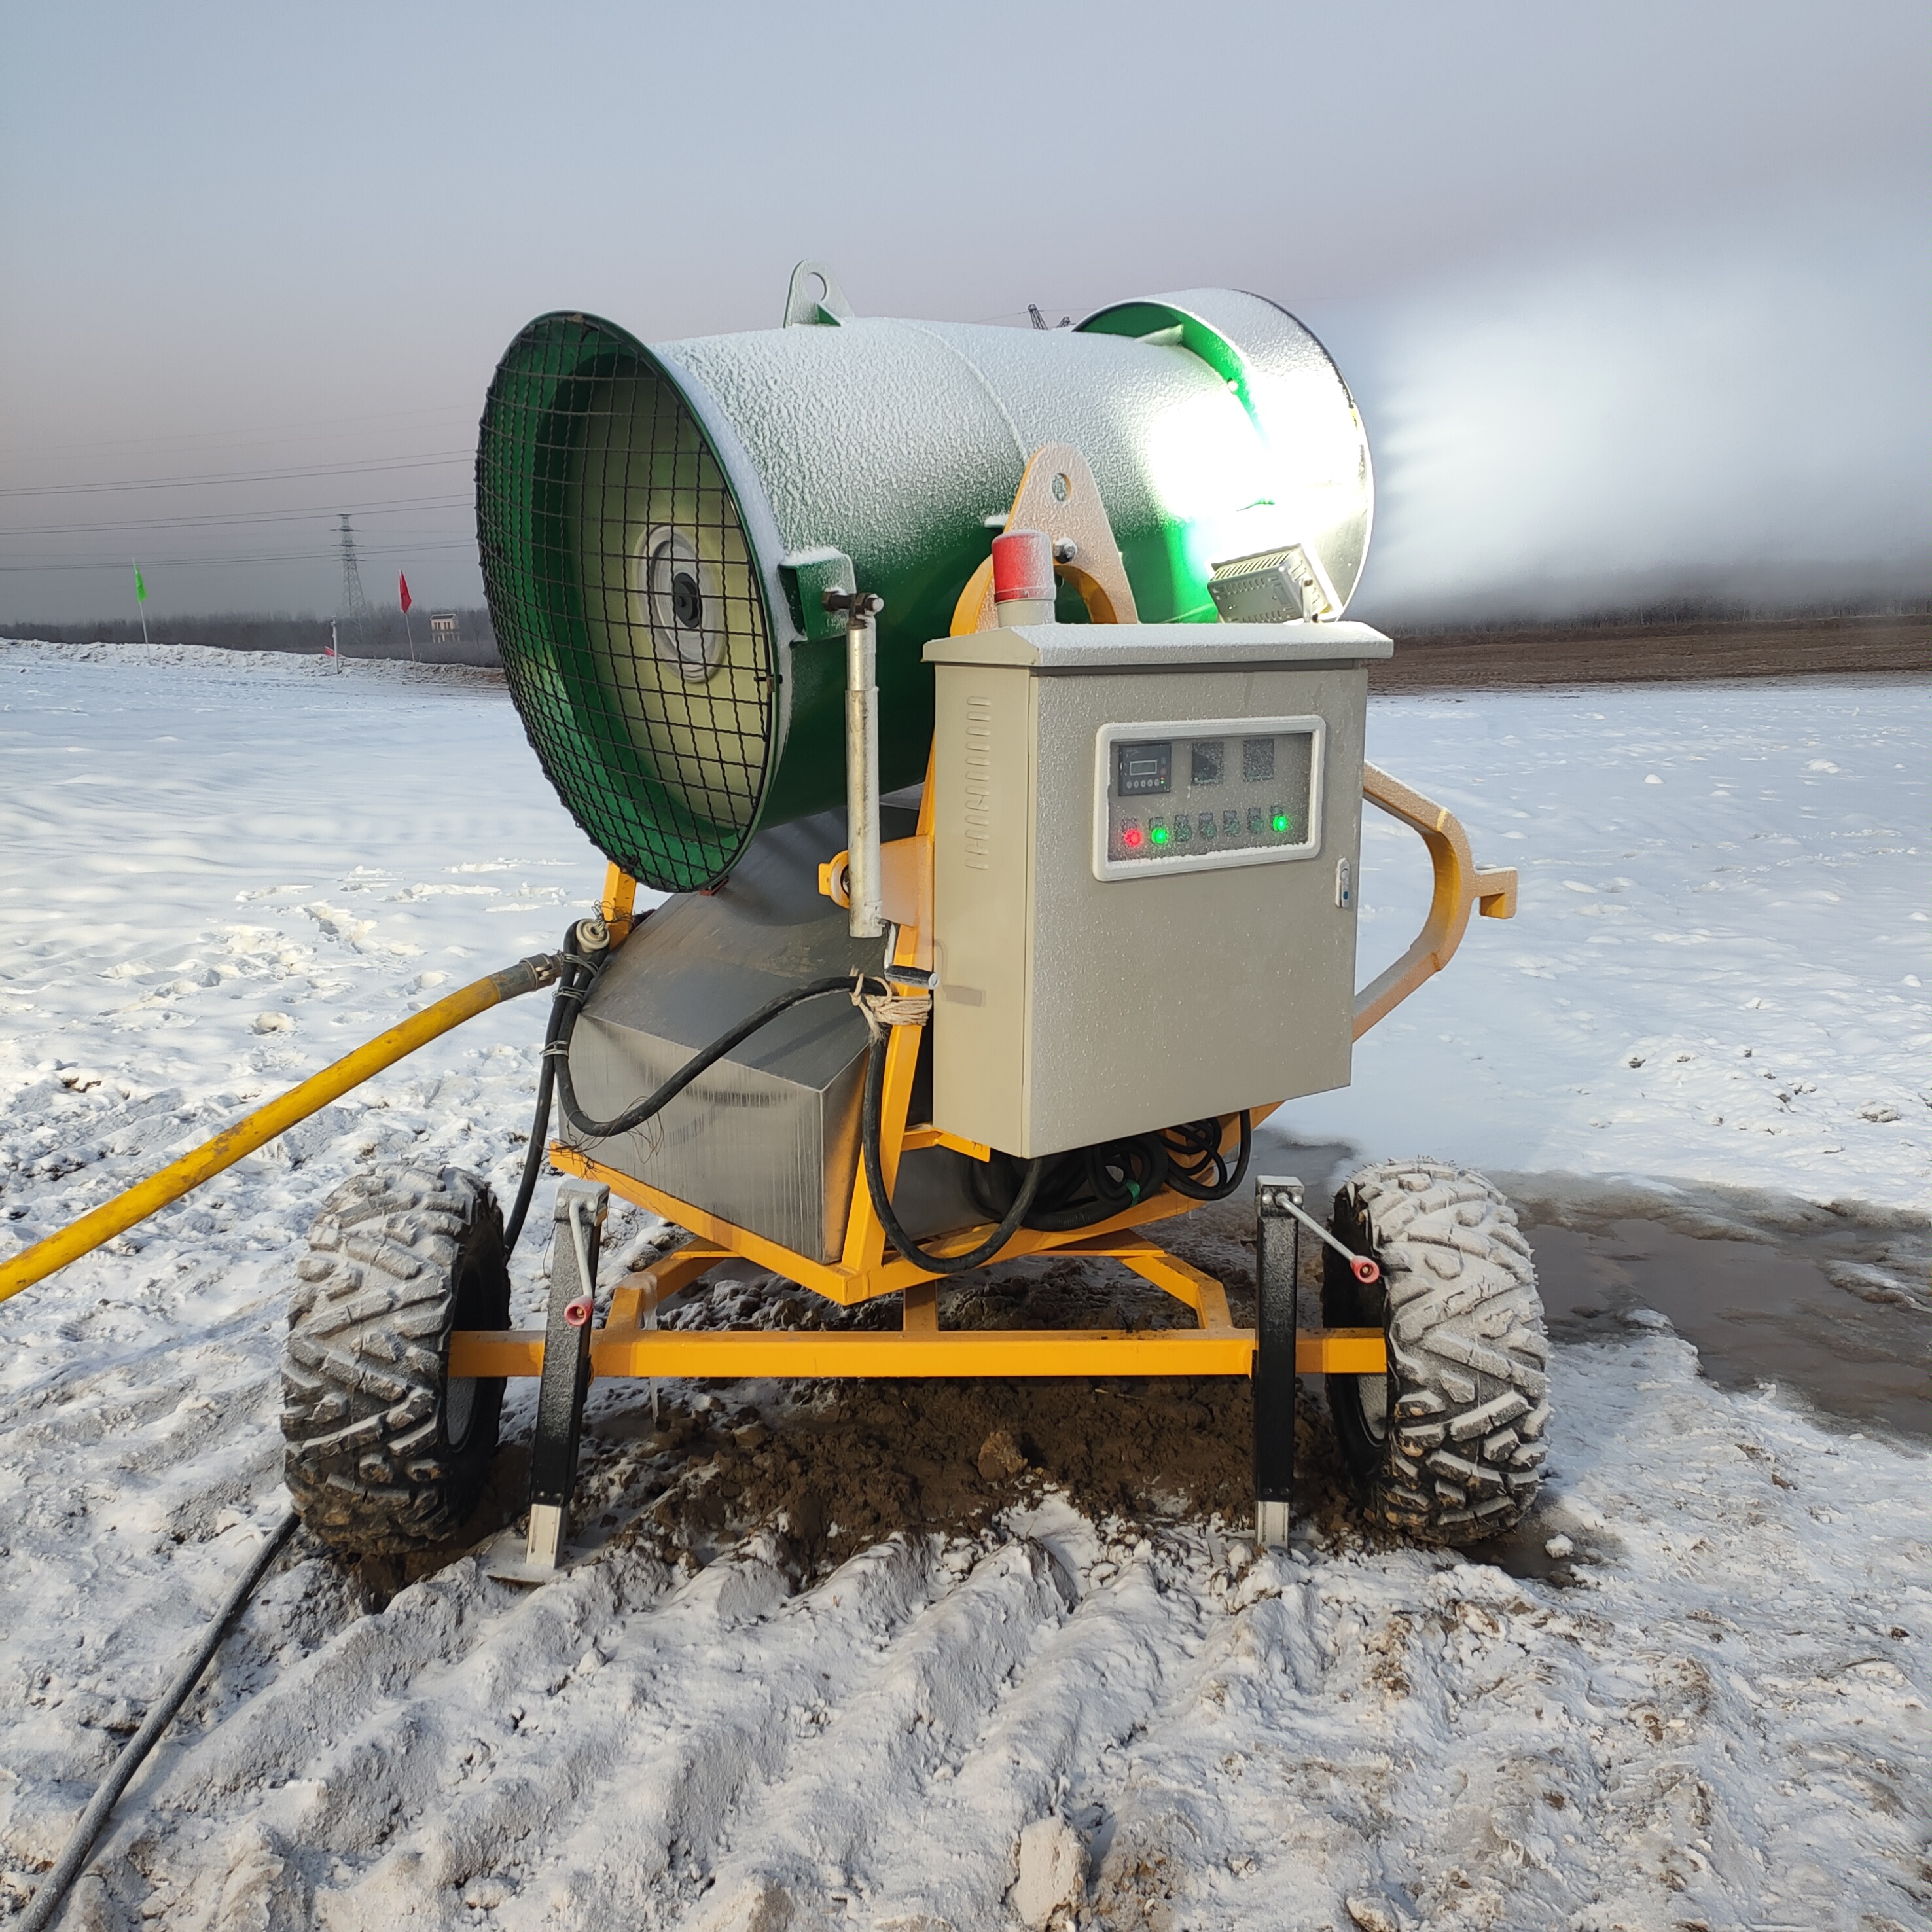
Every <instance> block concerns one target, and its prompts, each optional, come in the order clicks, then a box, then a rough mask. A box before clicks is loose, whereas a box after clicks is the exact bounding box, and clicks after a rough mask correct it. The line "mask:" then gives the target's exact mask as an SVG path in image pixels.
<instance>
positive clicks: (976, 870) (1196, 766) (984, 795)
mask: <svg viewBox="0 0 1932 1932" xmlns="http://www.w3.org/2000/svg"><path fill="white" fill-rule="evenodd" d="M1391 649H1392V646H1391V644H1390V643H1389V641H1388V639H1387V638H1386V637H1383V636H1382V635H1381V634H1379V632H1377V631H1373V630H1371V629H1370V628H1369V627H1368V626H1367V625H1362V624H1354V623H1346V622H1343V623H1331V624H1315V623H1288V624H1217V625H1193V624H1174V625H1167V624H1163V625H1052V624H1043V625H1025V626H1021V627H1017V628H1013V629H1008V630H994V631H980V632H977V633H975V634H972V635H971V636H967V637H945V638H941V639H939V640H936V641H935V642H934V643H930V644H929V645H927V646H926V659H927V661H928V662H929V663H930V664H932V665H933V667H934V670H935V684H936V700H937V707H938V709H937V724H936V736H935V766H934V771H935V814H934V834H935V841H936V842H935V853H934V890H933V941H934V962H933V963H934V968H935V976H936V984H935V1003H934V1010H933V1022H932V1040H933V1063H932V1072H933V1099H932V1118H933V1123H934V1124H935V1126H937V1127H941V1128H942V1129H944V1130H947V1131H948V1132H950V1133H956V1134H959V1135H961V1136H964V1137H965V1138H967V1139H971V1140H975V1141H979V1142H983V1143H984V1144H986V1145H989V1146H992V1147H996V1148H1001V1149H1002V1150H1004V1151H1005V1152H1007V1153H1009V1154H1017V1155H1019V1156H1021V1157H1023V1158H1031V1157H1034V1156H1036V1155H1039V1154H1055V1153H1059V1152H1061V1151H1064V1150H1065V1149H1067V1148H1076V1147H1083V1146H1086V1145H1091V1143H1093V1142H1097V1141H1102V1140H1105V1139H1108V1138H1109V1136H1113V1135H1115V1134H1122V1133H1143V1132H1147V1131H1150V1130H1154V1129H1156V1128H1159V1127H1171V1126H1175V1125H1177V1124H1180V1123H1181V1122H1184V1121H1198V1120H1203V1119H1206V1118H1209V1117H1211V1116H1214V1115H1223V1114H1227V1113H1232V1112H1237V1111H1238V1110H1240V1109H1243V1108H1246V1107H1256V1106H1266V1105H1268V1104H1269V1103H1273V1102H1275V1101H1280V1100H1292V1099H1293V1098H1295V1097H1296V1096H1298V1095H1300V1094H1313V1093H1319V1092H1322V1091H1325V1090H1326V1089H1328V1088H1334V1087H1342V1086H1346V1085H1347V1084H1348V1081H1349V1064H1350V1058H1351V1052H1352V1046H1353V1033H1354V1016H1355V892H1354V891H1353V889H1352V880H1353V878H1354V877H1355V872H1356V870H1357V868H1358V858H1359V853H1358V847H1359V844H1360V840H1361V802H1362V800H1361V780H1362V755H1363V735H1364V725H1365V723H1366V718H1367V703H1368V671H1367V664H1368V662H1369V661H1370V659H1372V658H1385V657H1387V656H1388V655H1389V654H1390V652H1391Z"/></svg>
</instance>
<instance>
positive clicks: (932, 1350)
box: [449, 1328, 1388, 1380]
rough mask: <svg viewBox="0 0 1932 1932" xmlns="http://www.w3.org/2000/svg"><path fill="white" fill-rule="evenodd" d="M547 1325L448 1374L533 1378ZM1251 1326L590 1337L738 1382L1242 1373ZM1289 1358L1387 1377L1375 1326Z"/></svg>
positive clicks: (1339, 1332) (505, 1337)
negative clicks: (808, 1378)
mask: <svg viewBox="0 0 1932 1932" xmlns="http://www.w3.org/2000/svg"><path fill="white" fill-rule="evenodd" d="M543 1354H544V1331H542V1330H541V1328H508V1329H499V1330H494V1331H491V1330H486V1329H471V1330H466V1331H464V1332H463V1333H462V1334H458V1335H457V1336H455V1337H454V1338H453V1339H452V1346H451V1350H450V1360H449V1372H450V1373H451V1374H452V1376H538V1375H541V1373H543ZM1254 1355H1255V1334H1254V1331H1253V1329H1252V1328H1228V1329H1225V1330H1222V1331H1218V1332H1217V1331H1212V1330H1203V1329H1198V1328H1197V1329H1180V1330H1163V1329H1157V1330H1154V1331H1142V1332H1140V1333H1138V1334H1127V1333H1124V1332H1123V1331H1120V1330H1118V1329H1108V1328H1013V1329H998V1328H996V1329H971V1328H959V1329H941V1330H938V1331H934V1332H929V1333H926V1334H921V1333H919V1332H918V1331H911V1332H907V1331H904V1330H901V1331H899V1332H898V1333H897V1334H893V1333H890V1332H887V1333H886V1334H879V1333H877V1332H876V1331H874V1332H873V1333H871V1334H856V1335H852V1334H847V1335H840V1334H813V1333H811V1332H809V1331H800V1330H789V1331H786V1330H776V1331H774V1330H766V1329H761V1328H735V1329H734V1328H727V1329H722V1330H717V1331H712V1332H710V1333H706V1331H703V1330H701V1329H695V1330H694V1329H677V1328H661V1329H654V1330H646V1329H643V1328H614V1329H613V1328H600V1329H598V1331H597V1333H596V1334H595V1337H593V1338H592V1341H591V1344H590V1370H591V1373H592V1375H593V1376H661V1377H663V1378H664V1379H666V1380H673V1379H684V1378H687V1377H688V1378H693V1379H697V1378H718V1379H725V1380H733V1379H755V1378H759V1377H766V1376H771V1377H784V1376H874V1377H890V1376H1002V1377H1013V1376H1245V1375H1250V1374H1252V1373H1253V1370H1254ZM1295 1368H1296V1370H1297V1372H1298V1373H1300V1374H1302V1375H1304V1376H1308V1375H1382V1374H1384V1373H1386V1372H1387V1370H1388V1353H1387V1350H1386V1348H1385V1344H1384V1342H1383V1340H1382V1331H1381V1330H1380V1329H1379V1328H1331V1329H1327V1330H1325V1331H1319V1332H1317V1331H1310V1330H1304V1331H1301V1333H1300V1334H1298V1335H1297V1336H1296V1337H1295Z"/></svg>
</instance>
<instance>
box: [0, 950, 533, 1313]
mask: <svg viewBox="0 0 1932 1932" xmlns="http://www.w3.org/2000/svg"><path fill="white" fill-rule="evenodd" d="M558 970H559V962H558V961H557V960H556V959H553V958H551V957H549V956H537V957H535V958H532V959H520V960H519V961H518V962H517V964H516V965H514V966H508V967H505V968H504V970H503V971H502V972H500V973H492V974H490V976H489V977H487V979H482V980H476V981H475V982H474V983H472V985H469V986H465V987H463V989H462V990H461V991H460V992H455V993H452V994H451V995H449V998H447V999H444V1000H439V1001H437V1003H436V1004H435V1005H434V1006H433V1007H424V1009H423V1010H422V1012H421V1013H413V1014H412V1015H411V1016H410V1017H409V1019H406V1020H404V1022H403V1023H402V1024H401V1025H400V1026H393V1027H392V1028H390V1029H389V1031H388V1032H387V1033H385V1034H377V1037H375V1038H374V1040H371V1041H370V1042H369V1043H368V1044H367V1045H366V1046H359V1047H358V1048H357V1049H356V1051H355V1052H353V1053H352V1054H349V1055H346V1056H345V1057H344V1058H342V1059H341V1060H338V1061H337V1062H336V1063H335V1065H334V1066H333V1067H324V1068H323V1070H322V1071H321V1072H320V1073H318V1074H317V1075H315V1076H314V1078H313V1079H308V1080H305V1081H304V1082H302V1085H300V1086H299V1087H296V1088H291V1089H290V1091H289V1092H287V1093H286V1094H284V1095H283V1096H282V1097H281V1099H280V1100H271V1101H270V1102H269V1104H268V1105H267V1106H266V1107H260V1108H257V1109H256V1111H255V1112H254V1113H252V1114H251V1115H248V1116H247V1117H246V1118H245V1119H242V1120H239V1121H236V1123H235V1124H234V1125H233V1127H224V1128H223V1130H222V1131H221V1132H220V1133H218V1134H217V1135H216V1136H215V1137H214V1139H212V1140H211V1141H205V1142H203V1143H202V1145H200V1146H199V1147H198V1148H196V1149H195V1150H194V1151H193V1153H192V1154H183V1155H182V1156H181V1159H180V1160H178V1161H175V1163H172V1166H167V1167H164V1168H163V1169H161V1171H160V1173H159V1174H157V1175H151V1177H150V1178H148V1179H147V1180H145V1181H142V1182H141V1183H140V1184H139V1185H138V1186H137V1187H130V1188H129V1189H128V1190H127V1193H124V1194H117V1195H116V1196H115V1197H114V1199H113V1200H112V1201H107V1202H103V1203H102V1204H101V1206H99V1207H98V1208H95V1209H93V1210H92V1211H91V1212H90V1213H88V1214H83V1216H82V1217H80V1220H78V1221H76V1222H74V1223H72V1224H71V1226H68V1227H65V1228H63V1229H62V1230H61V1231H60V1232H59V1233H58V1234H57V1235H49V1236H48V1237H47V1238H46V1240H45V1241H36V1242H35V1243H34V1245H33V1246H32V1247H31V1248H26V1249H23V1250H21V1252H20V1253H19V1254H17V1255H16V1256H13V1259H12V1260H10V1261H8V1262H0V1301H5V1300H6V1299H7V1297H8V1296H9V1295H18V1294H19V1293H20V1291H21V1289H23V1288H31V1287H32V1286H33V1285H34V1283H35V1282H37V1281H43V1280H45V1279H46V1277H48V1276H49V1275H50V1274H52V1273H53V1272H54V1271H55V1270H56V1269H57V1268H65V1267H66V1266H67V1265H68V1262H71V1261H78V1260H79V1259H80V1257H81V1256H83V1255H84V1254H87V1253H91V1252H92V1250H94V1249H95V1248H98V1247H100V1245H101V1243H102V1242H103V1241H112V1240H113V1238H114V1237H115V1235H118V1234H121V1233H123V1232H125V1231H126V1230H127V1229H129V1228H131V1227H133V1225H134V1224H135V1223H136V1222H137V1221H144V1220H146V1219H147V1217H148V1216H149V1215H150V1214H153V1213H154V1212H155V1211H156V1210H157V1209H158V1208H165V1207H166V1205H168V1203H169V1202H170V1201H178V1200H179V1199H181V1196H183V1195H184V1194H185V1193H188V1191H189V1190H190V1189H192V1188H196V1187H199V1186H200V1185H201V1184H202V1182H203V1181H206V1180H208V1179H209V1178H211V1176H213V1175H217V1174H219V1173H220V1172H221V1171H222V1170H223V1169H224V1168H229V1167H233V1166H234V1165H235V1163H236V1162H237V1161H238V1160H240V1159H241V1158H242V1156H243V1155H244V1154H253V1153H254V1151H255V1150H256V1149H257V1148H258V1147H263V1146H266V1145H267V1143H268V1142H270V1141H272V1140H273V1139H275V1136H277V1135H278V1134H281V1133H287V1131H288V1130H289V1129H290V1128H291V1127H293V1126H294V1125H295V1124H296V1122H297V1121H305V1120H307V1119H308V1117H309V1115H311V1114H313V1113H315V1112H317V1111H318V1110H319V1109H322V1108H323V1107H326V1106H328V1105H329V1102H330V1101H332V1100H335V1099H337V1098H338V1097H339V1096H341V1095H342V1094H346V1093H347V1092H348V1091H349V1090H350V1088H352V1087H359V1086H360V1085H362V1082H364V1081H365V1080H367V1079H368V1078H369V1077H370V1076H371V1075H372V1074H376V1073H381V1072H382V1070H383V1068H384V1067H392V1066H394V1065H395V1063H396V1062H397V1061H399V1060H401V1059H403V1058H405V1057H406V1056H407V1055H410V1054H412V1053H413V1052H416V1049H417V1048H418V1047H419V1046H428V1044H429V1043H430V1042H431V1040H437V1039H439V1038H440V1037H442V1035H443V1034H446V1033H448V1032H449V1031H450V1029H451V1028H452V1027H459V1026H460V1025H462V1024H463V1022H464V1021H465V1020H469V1019H475V1017H476V1016H477V1015H478V1013H487V1012H488V1011H489V1010H490V1008H491V1007H493V1006H496V1005H498V1004H500V1003H501V1002H502V1001H505V1000H514V999H515V998H517V995H519V994H522V993H533V992H535V991H536V990H537V989H538V988H539V987H541V986H550V985H552V984H553V983H554V982H555V980H556V977H557V973H558Z"/></svg>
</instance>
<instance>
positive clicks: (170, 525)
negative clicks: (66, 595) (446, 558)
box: [0, 494, 473, 539]
mask: <svg viewBox="0 0 1932 1932" xmlns="http://www.w3.org/2000/svg"><path fill="white" fill-rule="evenodd" d="M472 500H473V499H472V496H469V495H468V494H466V495H463V496H386V497H382V498H379V499H377V501H376V502H374V503H364V504H360V505H358V506H357V508H356V514H357V515H358V516H359V517H365V516H382V515H384V514H392V513H393V512H394V511H398V510H457V509H466V508H468V507H469V505H470V503H471V502H472ZM340 514H341V511H338V510H337V509H335V508H331V507H326V506H324V505H321V504H319V503H318V504H315V505H311V506H310V507H308V508H303V509H299V510H260V511H248V512H246V513H245V514H241V515H237V516H217V515H207V516H193V517H129V518H127V519H125V520H119V521H116V522H113V523H37V524H34V525H33V526H31V528H28V529H11V530H0V537H6V538H15V537H24V538H30V539H31V538H40V537H73V536H91V535H94V534H95V532H98V531H101V530H185V529H212V528H216V527H218V526H221V525H223V524H243V523H302V522H305V521H306V520H308V519H309V518H311V517H334V516H339V515H340Z"/></svg>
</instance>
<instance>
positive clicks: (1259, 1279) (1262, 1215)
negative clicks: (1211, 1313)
mask: <svg viewBox="0 0 1932 1932" xmlns="http://www.w3.org/2000/svg"><path fill="white" fill-rule="evenodd" d="M1291 1206H1292V1207H1295V1208H1299V1207H1300V1206H1301V1182H1300V1181H1297V1180H1295V1178H1293V1177H1292V1176H1289V1177H1285V1178H1271V1177H1267V1176H1264V1177H1262V1178H1260V1179H1259V1180H1257V1181H1256V1183H1255V1288H1256V1310H1255V1331H1256V1332H1255V1343H1256V1346H1255V1376H1254V1393H1255V1534H1256V1540H1257V1541H1259V1543H1260V1544H1262V1547H1264V1548H1280V1547H1285V1546H1286V1544H1287V1541H1288V1523H1289V1503H1290V1502H1291V1500H1292V1496H1293V1493H1294V1489H1295V1289H1296V1284H1297V1280H1298V1277H1299V1275H1300V1273H1301V1223H1299V1222H1298V1221H1297V1220H1296V1219H1295V1216H1294V1215H1293V1214H1292V1213H1291V1212H1290V1211H1289V1210H1290V1208H1291Z"/></svg>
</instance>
